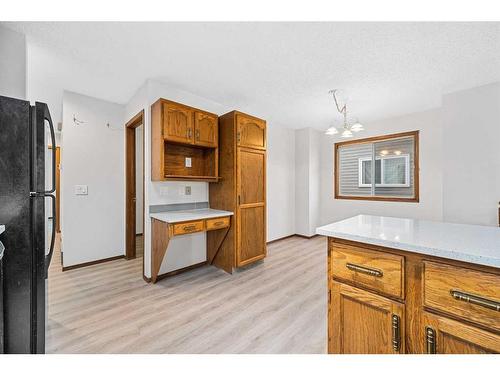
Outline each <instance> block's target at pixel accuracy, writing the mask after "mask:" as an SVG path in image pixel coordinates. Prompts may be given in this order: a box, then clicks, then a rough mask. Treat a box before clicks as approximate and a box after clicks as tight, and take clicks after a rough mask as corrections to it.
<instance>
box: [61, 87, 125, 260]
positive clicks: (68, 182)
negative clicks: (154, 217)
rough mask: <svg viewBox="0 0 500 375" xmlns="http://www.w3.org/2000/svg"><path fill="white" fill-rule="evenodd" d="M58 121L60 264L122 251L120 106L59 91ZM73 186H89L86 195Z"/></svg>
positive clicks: (122, 199)
mask: <svg viewBox="0 0 500 375" xmlns="http://www.w3.org/2000/svg"><path fill="white" fill-rule="evenodd" d="M73 116H76V117H77V118H78V119H79V120H82V121H84V122H85V123H84V124H82V125H75V124H74V122H73ZM63 121H64V125H63V126H64V128H63V134H62V138H63V142H64V148H63V149H62V151H61V155H62V156H61V159H62V171H61V191H62V195H61V198H62V199H61V206H62V217H63V220H62V223H61V224H62V234H63V241H62V251H63V260H64V264H63V266H65V267H67V266H71V265H75V264H80V263H85V262H90V261H93V260H98V259H104V258H109V257H113V256H118V255H123V254H125V234H124V232H125V230H124V228H125V216H124V201H125V184H124V175H125V173H124V171H125V165H124V151H123V150H124V133H125V132H124V131H123V124H124V107H123V106H122V105H118V104H114V103H110V102H106V101H103V100H98V99H95V98H91V97H88V96H84V95H79V94H75V93H72V92H64V96H63ZM107 123H109V124H110V127H109V128H108V127H107V126H106V124H107ZM75 185H88V195H75V192H74V189H75Z"/></svg>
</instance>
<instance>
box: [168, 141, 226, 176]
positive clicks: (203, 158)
mask: <svg viewBox="0 0 500 375" xmlns="http://www.w3.org/2000/svg"><path fill="white" fill-rule="evenodd" d="M217 154H218V150H217V149H216V148H208V147H193V146H191V145H182V144H178V143H173V142H164V158H163V160H164V177H165V179H166V180H176V181H179V180H189V181H194V180H199V181H217V180H218V175H217V174H218V173H217V165H216V164H217ZM186 158H190V159H191V167H186Z"/></svg>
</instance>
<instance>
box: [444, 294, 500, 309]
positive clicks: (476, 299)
mask: <svg viewBox="0 0 500 375" xmlns="http://www.w3.org/2000/svg"><path fill="white" fill-rule="evenodd" d="M450 294H451V296H452V297H453V298H455V299H456V300H459V301H464V302H468V303H472V304H473V305H477V306H481V307H484V308H486V309H490V310H494V311H497V312H500V302H497V301H493V300H491V299H487V298H484V297H481V296H476V295H474V294H469V293H464V292H460V291H458V290H453V289H452V290H450Z"/></svg>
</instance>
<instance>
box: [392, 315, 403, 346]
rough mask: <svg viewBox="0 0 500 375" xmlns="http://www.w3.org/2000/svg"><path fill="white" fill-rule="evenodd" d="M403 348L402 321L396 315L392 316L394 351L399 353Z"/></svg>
mask: <svg viewBox="0 0 500 375" xmlns="http://www.w3.org/2000/svg"><path fill="white" fill-rule="evenodd" d="M400 347H401V320H400V318H399V316H397V315H396V314H392V349H393V350H394V351H395V352H399V348H400Z"/></svg>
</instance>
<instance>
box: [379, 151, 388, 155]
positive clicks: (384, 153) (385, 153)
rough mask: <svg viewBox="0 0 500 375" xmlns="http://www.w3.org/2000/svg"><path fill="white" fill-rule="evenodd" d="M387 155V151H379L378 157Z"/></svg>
mask: <svg viewBox="0 0 500 375" xmlns="http://www.w3.org/2000/svg"><path fill="white" fill-rule="evenodd" d="M388 153H389V151H387V150H382V151H380V155H384V156H385V155H387V154H388Z"/></svg>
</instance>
